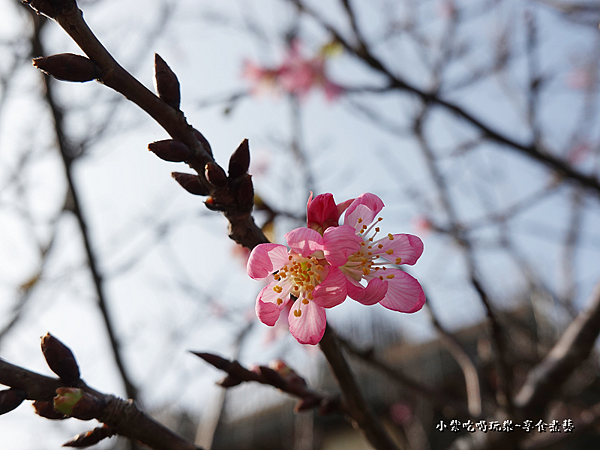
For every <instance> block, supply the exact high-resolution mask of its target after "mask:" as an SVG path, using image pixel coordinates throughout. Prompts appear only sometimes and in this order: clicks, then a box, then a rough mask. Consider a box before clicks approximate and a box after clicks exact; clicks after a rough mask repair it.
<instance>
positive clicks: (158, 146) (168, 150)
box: [148, 139, 193, 162]
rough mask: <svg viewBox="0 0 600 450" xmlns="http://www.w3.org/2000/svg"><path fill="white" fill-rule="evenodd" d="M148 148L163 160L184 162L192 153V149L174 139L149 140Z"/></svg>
mask: <svg viewBox="0 0 600 450" xmlns="http://www.w3.org/2000/svg"><path fill="white" fill-rule="evenodd" d="M148 150H150V151H151V152H152V153H154V154H155V155H156V156H158V157H159V158H160V159H162V160H164V161H170V162H184V161H186V160H188V159H190V158H191V157H192V155H193V153H192V150H190V148H189V147H188V146H187V145H185V144H184V143H183V142H179V141H176V140H174V139H165V140H162V141H156V142H151V143H150V144H148Z"/></svg>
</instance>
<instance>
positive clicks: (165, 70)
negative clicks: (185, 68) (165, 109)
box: [154, 53, 181, 110]
mask: <svg viewBox="0 0 600 450" xmlns="http://www.w3.org/2000/svg"><path fill="white" fill-rule="evenodd" d="M154 84H155V86H156V92H157V93H158V97H159V98H160V99H161V100H163V101H164V102H165V103H166V104H167V105H169V106H171V107H172V108H174V109H175V110H179V104H180V102H181V93H180V90H179V80H178V79H177V75H175V72H173V71H172V70H171V68H170V67H169V65H168V64H167V63H166V62H165V60H164V59H162V58H161V57H160V56H159V54H158V53H155V54H154Z"/></svg>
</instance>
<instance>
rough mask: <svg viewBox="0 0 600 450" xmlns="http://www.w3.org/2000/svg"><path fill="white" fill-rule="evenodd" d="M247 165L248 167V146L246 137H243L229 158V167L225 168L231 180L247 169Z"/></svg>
mask: <svg viewBox="0 0 600 450" xmlns="http://www.w3.org/2000/svg"><path fill="white" fill-rule="evenodd" d="M248 167H250V147H249V146H248V139H244V140H243V141H242V143H241V144H240V145H239V146H238V148H237V149H236V150H235V152H233V154H232V155H231V158H229V169H228V170H227V172H228V173H229V178H231V179H232V180H233V179H235V178H237V177H240V176H242V175H243V174H245V173H246V172H247V171H248Z"/></svg>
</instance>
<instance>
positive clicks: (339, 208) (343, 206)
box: [337, 198, 355, 220]
mask: <svg viewBox="0 0 600 450" xmlns="http://www.w3.org/2000/svg"><path fill="white" fill-rule="evenodd" d="M354 200H355V199H353V198H351V199H349V200H346V201H345V202H342V203H338V205H337V214H338V220H339V218H340V216H341V215H342V213H343V212H344V211H346V210H347V209H348V206H350V205H351V204H352V202H353V201H354Z"/></svg>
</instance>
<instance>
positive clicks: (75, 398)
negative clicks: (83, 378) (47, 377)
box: [54, 388, 106, 420]
mask: <svg viewBox="0 0 600 450" xmlns="http://www.w3.org/2000/svg"><path fill="white" fill-rule="evenodd" d="M105 407H106V402H105V401H104V400H102V399H100V398H98V397H96V396H94V395H92V394H90V393H88V392H85V391H84V390H83V389H78V388H58V389H57V390H56V397H54V408H56V409H57V410H58V411H60V412H61V413H63V414H65V415H67V416H70V417H75V418H76V419H80V420H92V419H94V418H96V417H98V416H99V415H100V414H101V413H102V411H103V410H104V408H105Z"/></svg>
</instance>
